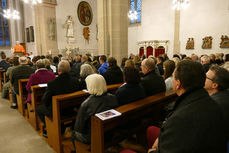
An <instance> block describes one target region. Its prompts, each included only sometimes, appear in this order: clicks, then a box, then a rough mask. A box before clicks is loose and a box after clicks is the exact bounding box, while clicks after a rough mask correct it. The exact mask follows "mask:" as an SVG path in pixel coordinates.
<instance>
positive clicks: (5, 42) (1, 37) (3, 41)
mask: <svg viewBox="0 0 229 153" xmlns="http://www.w3.org/2000/svg"><path fill="white" fill-rule="evenodd" d="M0 3H1V5H0V7H1V9H7V0H0ZM0 46H10V31H9V23H8V20H7V19H6V18H4V17H3V16H2V15H0Z"/></svg>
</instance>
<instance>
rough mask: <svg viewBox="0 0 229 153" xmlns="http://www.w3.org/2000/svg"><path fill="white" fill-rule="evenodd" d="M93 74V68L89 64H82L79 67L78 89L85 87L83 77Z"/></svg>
mask: <svg viewBox="0 0 229 153" xmlns="http://www.w3.org/2000/svg"><path fill="white" fill-rule="evenodd" d="M91 74H94V70H93V69H92V67H91V65H89V64H83V65H81V67H80V77H79V79H78V81H79V86H80V89H86V82H85V79H86V77H87V76H89V75H91Z"/></svg>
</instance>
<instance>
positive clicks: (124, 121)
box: [75, 91, 177, 153]
mask: <svg viewBox="0 0 229 153" xmlns="http://www.w3.org/2000/svg"><path fill="white" fill-rule="evenodd" d="M176 97H177V95H176V94H175V92H174V91H167V92H163V93H159V94H156V95H153V96H149V97H147V98H144V99H142V100H138V101H136V102H133V103H130V104H126V105H123V106H120V107H118V108H116V109H115V110H116V111H118V112H120V113H121V116H118V117H114V118H111V119H108V120H101V119H100V118H98V117H97V116H92V117H91V145H87V144H83V143H81V142H79V141H75V145H76V152H77V153H104V152H105V151H104V150H105V149H106V148H107V147H110V146H112V145H115V144H113V143H114V142H112V141H113V140H112V138H110V137H109V139H108V140H107V139H106V140H105V136H106V134H107V133H108V132H114V131H116V132H117V129H119V127H120V126H121V127H123V126H124V127H125V125H126V126H128V125H129V124H131V123H135V121H136V120H141V119H144V118H145V116H150V117H152V121H153V122H154V123H152V124H155V123H157V122H159V121H160V114H161V113H160V112H161V110H162V109H163V107H164V106H166V105H167V104H169V103H171V102H173V101H175V99H176ZM152 124H151V125H152ZM136 126H137V125H136ZM140 126H142V125H141V124H140ZM133 128H136V127H133ZM128 130H131V129H128Z"/></svg>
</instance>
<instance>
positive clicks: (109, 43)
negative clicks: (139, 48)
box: [97, 0, 129, 64]
mask: <svg viewBox="0 0 229 153" xmlns="http://www.w3.org/2000/svg"><path fill="white" fill-rule="evenodd" d="M128 2H129V1H128V0H98V1H97V3H98V4H97V5H98V30H99V33H98V35H99V40H98V53H99V54H100V55H101V54H105V55H107V56H112V57H115V58H116V59H117V61H118V64H119V63H120V61H121V59H122V58H123V57H127V56H128V21H129V20H128V17H127V13H128Z"/></svg>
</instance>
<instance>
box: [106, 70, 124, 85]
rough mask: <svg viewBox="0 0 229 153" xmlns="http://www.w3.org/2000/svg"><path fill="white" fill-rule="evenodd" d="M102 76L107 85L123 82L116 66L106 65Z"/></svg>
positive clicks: (120, 72)
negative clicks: (106, 67)
mask: <svg viewBox="0 0 229 153" xmlns="http://www.w3.org/2000/svg"><path fill="white" fill-rule="evenodd" d="M103 77H104V78H105V80H106V82H107V85H109V84H116V83H122V82H123V74H122V71H121V69H120V68H119V67H118V66H116V67H108V69H107V71H106V72H104V74H103Z"/></svg>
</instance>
